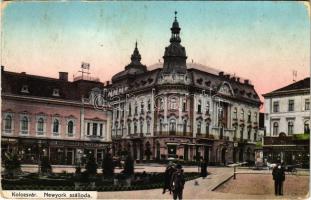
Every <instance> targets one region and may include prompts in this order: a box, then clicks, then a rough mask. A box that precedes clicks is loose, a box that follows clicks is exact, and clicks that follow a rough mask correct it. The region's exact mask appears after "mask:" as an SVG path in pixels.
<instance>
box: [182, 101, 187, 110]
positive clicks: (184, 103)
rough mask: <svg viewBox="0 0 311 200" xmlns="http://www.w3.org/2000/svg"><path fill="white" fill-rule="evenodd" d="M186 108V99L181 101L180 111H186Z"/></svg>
mask: <svg viewBox="0 0 311 200" xmlns="http://www.w3.org/2000/svg"><path fill="white" fill-rule="evenodd" d="M186 109H187V103H186V101H184V102H183V103H182V111H183V112H186Z"/></svg>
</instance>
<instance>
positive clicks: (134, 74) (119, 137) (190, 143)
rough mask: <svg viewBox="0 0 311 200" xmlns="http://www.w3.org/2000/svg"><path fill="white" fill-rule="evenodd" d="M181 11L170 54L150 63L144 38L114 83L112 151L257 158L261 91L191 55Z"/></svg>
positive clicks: (222, 159)
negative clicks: (183, 40) (141, 49)
mask: <svg viewBox="0 0 311 200" xmlns="http://www.w3.org/2000/svg"><path fill="white" fill-rule="evenodd" d="M180 30H181V28H180V26H179V23H178V21H177V18H176V17H175V20H174V22H173V24H172V27H171V38H170V44H169V45H168V46H167V47H166V48H165V50H164V56H163V59H164V62H163V63H158V64H155V65H153V66H149V67H146V66H145V65H143V64H142V63H141V55H140V53H139V50H138V47H137V44H136V46H135V49H134V52H133V54H132V56H131V62H130V64H128V65H127V66H125V69H124V70H123V71H121V72H119V73H117V74H116V75H114V76H113V77H112V84H110V85H108V86H107V88H106V89H107V92H108V97H109V99H110V101H111V104H112V106H113V119H112V139H113V144H112V147H113V153H114V154H115V155H120V156H121V155H122V154H123V153H125V152H127V153H130V154H131V155H132V156H133V157H134V158H135V159H136V160H161V159H169V158H178V159H183V160H197V159H199V158H203V159H206V160H207V161H208V162H209V163H210V164H213V163H214V164H226V163H231V162H242V161H253V160H254V148H255V143H256V141H257V134H258V122H259V107H260V105H261V102H260V99H259V97H258V94H257V93H256V91H255V89H254V86H253V85H252V84H251V82H250V81H249V80H246V79H243V80H242V79H241V78H239V77H236V76H232V75H229V74H226V73H224V72H222V71H218V70H215V69H212V68H209V67H205V66H202V65H200V64H195V63H187V55H186V49H185V47H183V46H182V45H181V38H180Z"/></svg>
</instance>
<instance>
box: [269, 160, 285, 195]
mask: <svg viewBox="0 0 311 200" xmlns="http://www.w3.org/2000/svg"><path fill="white" fill-rule="evenodd" d="M272 176H273V180H274V193H275V195H283V182H284V181H285V169H284V167H283V166H282V165H281V164H280V162H278V164H277V165H276V166H275V167H274V168H273V170H272Z"/></svg>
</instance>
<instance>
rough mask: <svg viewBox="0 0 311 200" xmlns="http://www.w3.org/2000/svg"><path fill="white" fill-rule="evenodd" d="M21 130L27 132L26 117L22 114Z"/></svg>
mask: <svg viewBox="0 0 311 200" xmlns="http://www.w3.org/2000/svg"><path fill="white" fill-rule="evenodd" d="M21 131H22V133H23V134H27V133H28V118H27V117H26V116H24V117H23V118H22V121H21Z"/></svg>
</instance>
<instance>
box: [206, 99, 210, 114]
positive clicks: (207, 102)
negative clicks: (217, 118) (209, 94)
mask: <svg viewBox="0 0 311 200" xmlns="http://www.w3.org/2000/svg"><path fill="white" fill-rule="evenodd" d="M206 114H209V101H208V100H206Z"/></svg>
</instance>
